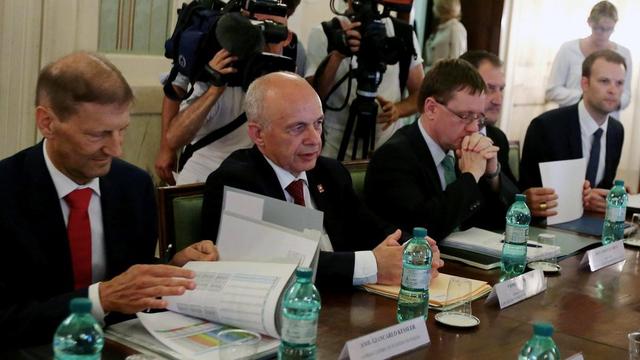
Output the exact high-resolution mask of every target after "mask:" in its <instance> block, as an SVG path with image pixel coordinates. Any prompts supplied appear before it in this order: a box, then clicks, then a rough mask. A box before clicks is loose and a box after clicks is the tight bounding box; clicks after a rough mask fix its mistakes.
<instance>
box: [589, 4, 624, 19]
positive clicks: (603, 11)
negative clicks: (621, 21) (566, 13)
mask: <svg viewBox="0 0 640 360" xmlns="http://www.w3.org/2000/svg"><path fill="white" fill-rule="evenodd" d="M602 18H608V19H611V20H613V21H614V22H618V9H616V7H615V5H613V4H612V3H610V2H608V1H600V2H599V3H597V4H595V5H594V6H593V7H592V8H591V13H589V18H588V19H587V21H589V22H592V23H597V22H598V21H600V20H601V19H602Z"/></svg>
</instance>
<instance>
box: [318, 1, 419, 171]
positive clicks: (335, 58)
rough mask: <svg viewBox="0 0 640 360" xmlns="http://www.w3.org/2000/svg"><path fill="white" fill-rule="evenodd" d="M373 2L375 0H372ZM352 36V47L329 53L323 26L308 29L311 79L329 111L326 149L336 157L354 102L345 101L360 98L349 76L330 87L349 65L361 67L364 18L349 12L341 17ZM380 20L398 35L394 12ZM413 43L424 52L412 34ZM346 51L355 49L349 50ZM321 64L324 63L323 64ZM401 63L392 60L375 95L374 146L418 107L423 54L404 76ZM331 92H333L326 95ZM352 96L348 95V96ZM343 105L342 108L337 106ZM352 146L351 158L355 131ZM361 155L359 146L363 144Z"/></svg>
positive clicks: (347, 156) (348, 35)
mask: <svg viewBox="0 0 640 360" xmlns="http://www.w3.org/2000/svg"><path fill="white" fill-rule="evenodd" d="M370 1H374V0H370ZM347 5H348V9H349V10H348V12H350V11H353V8H352V1H351V0H348V1H347ZM337 18H338V19H339V21H340V25H341V26H342V30H343V31H344V35H345V36H346V39H347V45H348V48H349V49H348V50H347V51H345V50H346V49H345V50H342V52H341V51H338V50H333V51H331V52H330V53H327V45H328V39H327V35H326V34H325V32H324V31H323V28H322V27H320V26H317V27H315V28H313V29H312V30H311V33H310V34H309V42H308V50H307V59H308V63H307V72H306V77H307V80H308V81H309V82H310V83H312V84H314V87H315V88H316V91H318V94H319V95H320V98H321V99H323V100H324V102H325V104H326V106H327V111H326V112H325V122H324V129H325V143H324V146H323V149H322V154H323V155H324V156H327V157H332V158H336V157H338V152H339V148H340V144H341V141H342V138H343V134H344V133H345V127H346V123H347V120H348V118H349V106H344V107H342V109H339V108H340V107H341V105H343V104H345V101H346V100H348V104H351V103H353V101H354V99H355V98H356V91H355V89H356V88H357V83H356V81H357V80H356V79H352V80H351V81H353V83H352V84H349V80H347V81H344V82H343V83H342V84H341V85H340V86H339V87H337V88H336V89H334V91H331V90H332V88H333V87H334V86H335V84H336V83H337V82H338V81H339V80H340V79H341V78H343V76H345V74H347V73H348V72H349V71H350V68H354V69H355V68H357V66H358V59H357V56H356V55H351V54H357V53H358V51H359V50H360V40H361V39H362V29H361V25H362V24H361V23H360V22H351V21H349V19H348V18H347V17H345V16H338V17H337ZM381 21H382V22H383V23H384V26H385V28H386V35H387V37H393V36H394V35H395V30H394V25H393V22H392V19H391V18H390V17H388V16H387V17H382V18H381ZM406 42H407V43H409V44H411V42H412V43H413V48H414V49H415V51H416V52H417V54H419V53H420V51H419V47H418V42H417V39H416V37H415V34H413V36H412V39H408V40H406ZM345 52H350V54H346V53H345ZM321 64H322V66H321ZM400 72H401V71H400V62H397V63H395V64H387V66H386V70H385V71H384V73H383V75H382V80H381V82H380V84H379V87H378V89H377V96H376V100H377V103H378V105H379V107H380V109H379V110H378V115H377V119H376V121H377V124H376V125H375V127H376V129H375V147H376V148H377V147H379V146H380V145H382V144H383V143H384V142H385V141H386V140H387V139H389V137H391V135H392V134H393V133H394V132H395V131H396V130H397V129H399V128H400V127H402V126H403V125H405V124H404V123H403V121H398V120H400V119H401V118H403V117H406V116H410V115H412V114H415V113H416V112H417V110H418V109H417V106H416V103H417V95H418V91H419V88H420V84H421V82H422V79H423V77H424V73H423V71H422V58H421V57H420V56H419V55H414V56H412V57H411V60H410V63H409V66H408V72H407V76H406V78H405V79H402V81H401V79H400ZM403 82H404V83H405V89H406V90H407V92H408V97H406V98H404V99H403V98H402V97H403V89H402V88H401V84H402V83H403ZM327 96H328V97H327ZM347 96H349V98H348V99H346V97H347ZM332 109H338V110H332ZM350 137H351V139H350V141H349V146H348V148H347V152H346V153H345V159H350V158H351V152H352V148H353V136H350ZM358 154H360V149H358Z"/></svg>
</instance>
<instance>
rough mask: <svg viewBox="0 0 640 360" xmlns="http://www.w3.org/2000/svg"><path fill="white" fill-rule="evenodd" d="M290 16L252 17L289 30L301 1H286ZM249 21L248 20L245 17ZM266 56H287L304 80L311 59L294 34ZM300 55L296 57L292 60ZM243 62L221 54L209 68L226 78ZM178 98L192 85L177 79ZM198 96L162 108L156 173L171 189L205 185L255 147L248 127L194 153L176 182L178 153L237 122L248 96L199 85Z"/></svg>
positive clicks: (167, 102) (169, 102) (196, 87)
mask: <svg viewBox="0 0 640 360" xmlns="http://www.w3.org/2000/svg"><path fill="white" fill-rule="evenodd" d="M283 3H284V4H285V5H286V6H287V15H286V16H284V17H281V16H274V15H267V14H258V13H256V14H253V15H254V18H255V19H256V20H271V21H274V22H277V23H279V24H281V25H285V26H286V24H287V18H288V17H289V16H291V15H292V14H293V12H294V11H295V9H296V7H297V6H298V5H299V4H300V0H284V1H283ZM245 15H246V14H245ZM285 49H287V50H286V51H285ZM264 51H265V52H268V53H271V54H277V55H283V53H284V55H288V56H290V57H294V58H295V61H296V72H298V73H300V74H303V73H304V71H305V65H306V55H305V51H304V47H303V46H302V43H301V42H299V41H298V39H297V36H296V34H295V33H292V32H291V31H289V37H288V38H287V39H286V40H284V41H282V42H280V43H268V42H267V43H266V45H265V48H264ZM291 53H293V54H295V55H294V56H291V55H290V54H291ZM236 60H238V58H237V57H236V56H233V55H232V54H230V53H229V51H227V50H225V49H222V50H220V51H218V52H217V53H216V54H215V55H214V56H213V58H212V59H211V60H210V61H209V63H208V65H209V67H211V69H213V70H214V71H216V72H218V73H219V74H221V75H227V74H232V73H235V72H237V69H236V68H235V67H234V62H235V61H236ZM172 85H173V88H174V90H176V92H177V93H178V94H179V95H182V94H184V93H185V92H186V89H187V88H188V85H189V83H188V79H187V78H186V77H185V76H183V75H181V74H178V76H177V77H176V80H175V81H173V82H172ZM193 89H194V90H193V93H192V94H191V96H190V97H189V98H188V99H186V100H184V101H183V102H182V103H180V102H178V101H175V100H172V99H170V98H168V97H167V96H166V95H165V96H164V99H163V105H162V140H161V144H160V149H159V151H158V154H157V156H156V166H155V167H156V173H157V174H158V176H159V177H160V178H161V179H162V180H163V181H165V182H166V183H168V184H170V185H173V184H176V183H177V184H189V183H197V182H204V181H205V180H206V178H207V176H208V175H209V173H211V172H212V171H213V170H215V169H216V168H217V167H218V166H219V165H220V163H221V162H222V161H223V160H224V159H225V158H226V157H227V156H228V155H229V154H230V153H231V152H233V151H234V150H237V149H241V148H246V147H251V146H252V142H251V140H250V139H249V137H248V136H247V131H246V124H243V125H241V126H239V127H237V128H235V129H234V130H232V131H230V132H229V133H227V134H225V135H224V136H223V137H222V138H220V139H217V140H216V141H214V142H212V143H210V144H208V145H206V146H204V147H202V148H201V149H198V150H197V151H195V152H194V153H193V154H192V155H191V157H190V158H189V159H188V160H187V161H186V163H185V164H184V167H183V168H182V169H181V171H180V173H179V174H178V176H177V177H176V178H175V180H174V176H173V171H174V170H175V169H176V164H177V155H176V153H177V151H178V150H180V149H181V148H182V147H184V146H186V145H188V144H194V143H196V142H197V141H198V140H200V139H202V138H203V137H205V136H207V135H208V134H210V133H211V132H213V131H215V130H219V129H221V128H223V127H224V126H225V125H229V124H230V123H231V122H233V121H234V120H236V119H237V118H238V117H239V116H240V115H241V114H242V113H243V112H244V109H243V105H242V104H243V101H244V95H245V91H244V90H243V88H242V87H241V86H226V85H220V86H216V85H214V84H212V83H210V82H202V81H197V82H196V83H195V84H194V85H193Z"/></svg>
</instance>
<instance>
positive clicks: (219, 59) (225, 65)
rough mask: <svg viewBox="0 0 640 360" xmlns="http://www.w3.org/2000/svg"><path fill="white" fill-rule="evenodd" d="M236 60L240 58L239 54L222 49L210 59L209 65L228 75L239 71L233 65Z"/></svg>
mask: <svg viewBox="0 0 640 360" xmlns="http://www.w3.org/2000/svg"><path fill="white" fill-rule="evenodd" d="M236 60H238V57H237V56H232V55H231V53H230V52H229V51H227V50H226V49H221V50H220V51H218V52H217V53H216V54H215V55H213V58H211V60H209V67H210V68H211V69H213V70H215V71H217V72H218V73H220V74H221V75H228V74H231V73H235V72H237V71H238V69H236V68H234V67H233V66H232V65H233V63H234V62H235V61H236Z"/></svg>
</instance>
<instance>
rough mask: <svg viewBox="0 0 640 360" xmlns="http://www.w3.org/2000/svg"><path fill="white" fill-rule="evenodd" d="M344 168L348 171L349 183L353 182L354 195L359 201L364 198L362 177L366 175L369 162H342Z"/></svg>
mask: <svg viewBox="0 0 640 360" xmlns="http://www.w3.org/2000/svg"><path fill="white" fill-rule="evenodd" d="M342 165H344V167H346V168H347V170H349V173H350V174H351V181H352V182H353V190H354V191H355V192H356V195H358V197H359V198H360V199H363V196H364V176H365V175H366V173H367V166H368V165H369V160H352V161H344V162H343V163H342Z"/></svg>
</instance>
